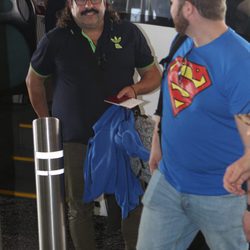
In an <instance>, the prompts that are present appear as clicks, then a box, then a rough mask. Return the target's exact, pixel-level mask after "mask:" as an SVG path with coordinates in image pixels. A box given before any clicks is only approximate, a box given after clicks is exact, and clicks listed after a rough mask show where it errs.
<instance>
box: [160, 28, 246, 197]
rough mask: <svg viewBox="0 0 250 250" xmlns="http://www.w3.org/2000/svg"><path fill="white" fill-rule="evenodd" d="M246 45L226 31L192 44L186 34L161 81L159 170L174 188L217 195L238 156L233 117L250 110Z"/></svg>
mask: <svg viewBox="0 0 250 250" xmlns="http://www.w3.org/2000/svg"><path fill="white" fill-rule="evenodd" d="M249 48H250V46H249V43H248V42H247V41H245V40H244V39H242V38H241V37H240V36H238V35H237V34H236V33H235V32H234V31H233V30H232V29H230V28H229V29H228V30H227V32H225V33H224V34H222V35H221V36H220V37H218V38H217V39H215V40H213V41H212V42H211V43H209V44H206V45H204V46H201V47H198V48H196V47H195V46H194V44H193V41H192V39H191V38H188V39H187V40H186V41H185V42H184V44H183V45H182V46H181V48H180V49H179V50H178V51H177V52H176V54H175V56H174V60H173V61H172V62H171V64H170V65H169V68H168V74H167V77H165V78H164V79H163V82H162V84H163V117H162V152H163V158H162V161H161V163H160V170H161V172H162V173H163V174H164V175H165V177H166V179H167V180H168V181H169V183H170V184H171V185H172V186H174V187H175V188H176V190H178V191H180V192H183V193H190V194H198V195H223V194H226V193H227V192H226V190H225V189H224V188H223V181H222V180H223V175H224V173H225V169H226V168H227V166H229V165H230V164H231V163H233V162H234V161H236V160H237V159H238V158H240V157H241V156H242V154H243V150H244V147H243V143H242V141H241V138H240V135H239V132H238V130H237V127H236V123H235V119H234V115H235V114H239V113H249V112H250V50H249Z"/></svg>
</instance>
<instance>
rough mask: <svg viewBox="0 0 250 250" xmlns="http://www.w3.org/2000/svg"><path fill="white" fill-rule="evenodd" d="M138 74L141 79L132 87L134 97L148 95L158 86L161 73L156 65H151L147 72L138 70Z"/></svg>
mask: <svg viewBox="0 0 250 250" xmlns="http://www.w3.org/2000/svg"><path fill="white" fill-rule="evenodd" d="M138 72H139V74H140V76H141V79H140V80H139V81H138V82H137V83H136V84H135V85H133V88H134V90H135V92H136V95H142V94H147V93H150V92H151V91H153V90H155V89H157V88H158V87H159V86H160V83H161V72H160V70H159V69H158V68H157V67H156V65H152V66H151V67H150V69H149V70H145V71H143V70H141V71H140V70H138Z"/></svg>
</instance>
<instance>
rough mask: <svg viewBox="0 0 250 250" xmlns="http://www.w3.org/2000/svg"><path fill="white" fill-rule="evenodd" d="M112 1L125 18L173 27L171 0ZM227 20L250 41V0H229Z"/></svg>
mask: <svg viewBox="0 0 250 250" xmlns="http://www.w3.org/2000/svg"><path fill="white" fill-rule="evenodd" d="M111 2H112V3H113V6H114V8H115V9H116V10H117V11H118V12H119V13H120V15H121V17H122V18H124V19H127V20H130V21H132V22H139V23H148V24H155V25H161V26H168V27H173V22H172V19H171V15H170V0H112V1H111ZM226 22H227V24H228V25H229V26H230V27H232V28H233V29H234V30H235V31H236V32H238V33H239V34H240V35H242V36H243V37H244V38H246V39H247V40H248V41H250V0H227V14H226Z"/></svg>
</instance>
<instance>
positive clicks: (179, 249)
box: [137, 170, 248, 250]
mask: <svg viewBox="0 0 250 250" xmlns="http://www.w3.org/2000/svg"><path fill="white" fill-rule="evenodd" d="M143 204H144V208H143V212H142V217H141V223H140V228H139V237H138V242H137V249H138V250H185V249H187V248H188V247H189V245H190V244H191V242H192V240H193V239H194V237H195V235H196V234H197V232H198V231H199V230H201V231H202V233H203V235H204V237H205V239H206V242H207V244H208V246H209V247H210V249H211V250H247V249H248V243H247V241H246V239H245V236H244V232H243V226H242V216H243V213H244V210H245V208H246V197H245V196H241V197H239V196H235V195H231V194H230V195H223V196H200V195H191V194H183V193H180V192H178V191H176V190H175V189H174V188H173V187H172V186H171V185H170V184H169V183H168V182H167V181H166V179H165V177H164V175H163V174H161V173H160V171H158V170H156V171H155V172H154V174H153V176H152V178H151V180H150V183H149V186H148V187H147V190H146V193H145V194H144V197H143Z"/></svg>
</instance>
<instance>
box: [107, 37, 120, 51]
mask: <svg viewBox="0 0 250 250" xmlns="http://www.w3.org/2000/svg"><path fill="white" fill-rule="evenodd" d="M110 40H111V41H112V42H113V43H114V44H115V48H116V49H122V46H121V45H120V42H121V41H122V38H121V37H116V36H114V38H111V39H110Z"/></svg>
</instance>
